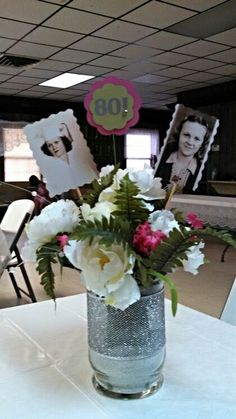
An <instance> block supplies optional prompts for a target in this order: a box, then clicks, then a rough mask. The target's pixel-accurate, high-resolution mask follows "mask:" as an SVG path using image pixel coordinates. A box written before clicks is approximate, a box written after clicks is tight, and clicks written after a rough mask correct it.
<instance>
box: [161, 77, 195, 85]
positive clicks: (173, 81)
mask: <svg viewBox="0 0 236 419" xmlns="http://www.w3.org/2000/svg"><path fill="white" fill-rule="evenodd" d="M188 84H191V82H190V81H187V80H182V79H168V80H166V81H164V82H163V83H162V85H165V86H169V87H182V86H187V85H188Z"/></svg>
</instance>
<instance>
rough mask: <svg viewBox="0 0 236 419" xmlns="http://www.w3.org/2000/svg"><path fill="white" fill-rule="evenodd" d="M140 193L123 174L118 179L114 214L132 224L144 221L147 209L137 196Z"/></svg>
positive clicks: (127, 176) (146, 216) (147, 212)
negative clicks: (118, 184) (119, 179)
mask: <svg viewBox="0 0 236 419" xmlns="http://www.w3.org/2000/svg"><path fill="white" fill-rule="evenodd" d="M139 193H140V190H139V188H138V187H137V186H136V184H135V183H134V182H132V181H131V180H130V178H129V175H128V174H127V175H125V176H124V177H123V178H122V180H121V181H120V189H119V190H117V191H116V198H115V205H116V206H117V210H116V211H114V212H113V214H114V215H115V216H118V217H121V218H123V219H125V220H128V221H129V222H130V223H131V225H132V226H136V225H137V224H141V223H142V222H144V221H146V220H147V218H148V216H149V211H148V209H147V208H146V206H145V203H144V202H143V201H142V199H140V198H137V195H138V194H139Z"/></svg>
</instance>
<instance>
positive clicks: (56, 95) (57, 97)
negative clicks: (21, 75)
mask: <svg viewBox="0 0 236 419" xmlns="http://www.w3.org/2000/svg"><path fill="white" fill-rule="evenodd" d="M71 96H72V95H71ZM71 96H69V95H65V94H62V93H52V94H49V95H45V96H44V99H50V100H53V99H55V100H64V101H67V100H68V99H69V98H70V97H71Z"/></svg>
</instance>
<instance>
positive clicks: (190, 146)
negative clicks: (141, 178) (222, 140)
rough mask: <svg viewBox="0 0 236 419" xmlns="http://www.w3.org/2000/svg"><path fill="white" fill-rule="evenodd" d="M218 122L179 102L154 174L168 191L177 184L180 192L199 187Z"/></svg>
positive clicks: (187, 191)
mask: <svg viewBox="0 0 236 419" xmlns="http://www.w3.org/2000/svg"><path fill="white" fill-rule="evenodd" d="M218 125H219V121H218V119H217V118H215V117H214V116H210V115H207V114H205V113H201V112H200V111H197V110H193V109H191V108H188V107H185V106H184V105H176V107H175V112H174V115H173V118H172V121H171V123H170V127H169V130H168V132H167V136H166V138H165V140H164V144H163V147H162V149H161V153H160V155H159V158H158V161H157V163H156V172H155V176H156V177H160V178H161V179H162V186H163V187H164V188H165V189H166V190H170V189H172V188H173V186H174V185H176V192H179V193H191V192H193V191H195V190H196V189H197V187H198V185H199V181H200V180H201V177H202V171H203V169H204V166H205V163H206V161H207V158H208V153H209V151H210V148H211V145H212V143H213V141H214V136H215V134H216V131H217V127H218Z"/></svg>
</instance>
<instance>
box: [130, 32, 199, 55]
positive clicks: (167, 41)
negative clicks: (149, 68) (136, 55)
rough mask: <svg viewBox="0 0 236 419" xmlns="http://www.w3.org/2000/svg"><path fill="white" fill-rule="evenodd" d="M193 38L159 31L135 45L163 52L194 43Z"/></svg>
mask: <svg viewBox="0 0 236 419" xmlns="http://www.w3.org/2000/svg"><path fill="white" fill-rule="evenodd" d="M194 40H195V39H194V38H190V37H188V36H183V35H175V34H173V33H169V32H165V31H160V32H158V33H156V34H154V35H151V36H148V37H147V38H144V39H142V40H140V41H138V42H137V43H138V44H139V45H144V46H147V47H151V48H160V49H164V50H169V49H173V48H177V47H179V46H181V45H186V44H188V43H189V42H192V41H194Z"/></svg>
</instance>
